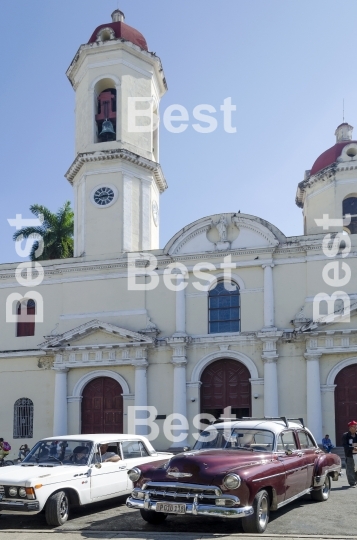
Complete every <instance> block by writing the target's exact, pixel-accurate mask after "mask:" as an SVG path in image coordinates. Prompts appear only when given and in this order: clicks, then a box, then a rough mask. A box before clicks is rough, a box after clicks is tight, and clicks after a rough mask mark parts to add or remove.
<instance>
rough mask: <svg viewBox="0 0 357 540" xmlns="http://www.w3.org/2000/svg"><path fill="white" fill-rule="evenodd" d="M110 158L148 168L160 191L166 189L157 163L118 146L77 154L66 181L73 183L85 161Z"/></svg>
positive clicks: (66, 175)
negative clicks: (116, 147) (112, 148)
mask: <svg viewBox="0 0 357 540" xmlns="http://www.w3.org/2000/svg"><path fill="white" fill-rule="evenodd" d="M110 159H124V160H126V161H129V162H130V163H134V164H135V165H138V166H140V167H143V168H144V169H146V170H149V171H150V172H152V173H153V174H154V177H155V180H156V184H157V186H158V188H159V190H160V193H163V192H164V191H165V189H167V187H168V185H167V182H166V180H165V177H164V174H163V172H162V169H161V165H160V164H159V163H155V162H154V161H151V160H149V159H146V158H143V157H141V156H139V155H137V154H134V153H133V152H130V151H129V150H125V149H123V148H118V149H116V150H101V151H98V152H86V153H80V154H77V156H76V158H75V159H74V161H73V163H72V165H71V166H70V168H69V169H68V171H67V172H66V174H65V177H66V178H67V180H68V182H69V183H70V184H73V180H74V179H75V177H76V175H77V174H78V172H79V171H80V169H81V168H82V166H83V165H84V164H85V163H92V162H96V161H101V162H103V161H107V160H110Z"/></svg>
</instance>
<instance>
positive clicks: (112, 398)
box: [82, 377, 123, 433]
mask: <svg viewBox="0 0 357 540" xmlns="http://www.w3.org/2000/svg"><path fill="white" fill-rule="evenodd" d="M122 393H123V390H122V387H121V386H120V384H119V383H118V382H117V381H115V380H114V379H111V378H110V377H98V378H97V379H93V380H91V381H90V382H89V383H88V384H87V385H86V386H85V388H84V390H83V399H82V433H123V396H122Z"/></svg>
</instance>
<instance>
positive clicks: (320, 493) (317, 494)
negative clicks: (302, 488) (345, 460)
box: [311, 476, 331, 502]
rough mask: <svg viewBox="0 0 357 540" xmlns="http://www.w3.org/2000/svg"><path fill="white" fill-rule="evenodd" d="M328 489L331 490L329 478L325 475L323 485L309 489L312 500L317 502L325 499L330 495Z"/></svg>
mask: <svg viewBox="0 0 357 540" xmlns="http://www.w3.org/2000/svg"><path fill="white" fill-rule="evenodd" d="M330 490H331V478H330V477H329V476H326V478H325V482H324V485H323V486H321V487H320V488H319V489H316V490H314V491H311V498H312V500H313V501H317V502H324V501H327V499H328V498H329V496H330Z"/></svg>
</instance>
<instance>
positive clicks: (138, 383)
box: [133, 358, 148, 435]
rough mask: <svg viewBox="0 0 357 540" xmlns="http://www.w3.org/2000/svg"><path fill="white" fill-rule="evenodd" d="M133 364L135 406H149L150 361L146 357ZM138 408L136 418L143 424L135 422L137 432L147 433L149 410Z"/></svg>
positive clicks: (137, 433) (140, 433)
mask: <svg viewBox="0 0 357 540" xmlns="http://www.w3.org/2000/svg"><path fill="white" fill-rule="evenodd" d="M133 365H134V366H135V399H134V405H135V407H145V409H147V406H148V386H147V367H148V363H147V360H146V359H145V358H143V359H141V360H134V362H133ZM145 409H144V410H136V411H135V418H136V419H137V420H139V421H141V422H142V425H137V424H135V434H136V435H147V434H148V426H147V423H145V422H144V420H145V419H147V418H148V411H147V410H145Z"/></svg>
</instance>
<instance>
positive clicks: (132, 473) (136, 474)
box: [128, 467, 141, 482]
mask: <svg viewBox="0 0 357 540" xmlns="http://www.w3.org/2000/svg"><path fill="white" fill-rule="evenodd" d="M128 476H129V478H130V480H131V481H132V482H137V481H138V480H139V478H140V476H141V470H140V469H138V468H137V467H134V468H133V469H129V471H128Z"/></svg>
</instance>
